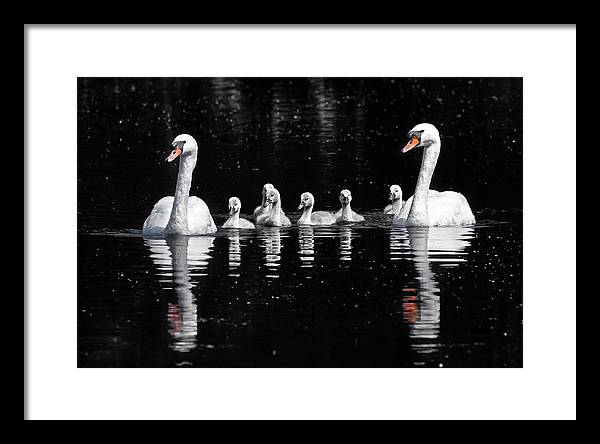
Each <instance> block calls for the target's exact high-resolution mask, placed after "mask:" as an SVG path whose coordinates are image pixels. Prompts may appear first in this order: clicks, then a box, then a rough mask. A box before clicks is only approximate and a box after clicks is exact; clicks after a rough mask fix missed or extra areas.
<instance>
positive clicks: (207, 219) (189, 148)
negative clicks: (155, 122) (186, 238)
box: [142, 134, 217, 236]
mask: <svg viewBox="0 0 600 444" xmlns="http://www.w3.org/2000/svg"><path fill="white" fill-rule="evenodd" d="M171 145H172V146H173V151H171V154H169V157H167V159H166V160H167V162H173V161H174V160H175V159H176V158H178V157H179V173H178V174H177V185H176V186H175V196H167V197H163V198H162V199H161V200H159V201H158V202H157V203H156V204H155V205H154V208H152V212H151V213H150V215H149V216H148V217H147V218H146V220H145V221H144V226H143V227H142V233H143V234H144V235H169V234H183V235H190V236H194V235H199V234H207V233H214V232H215V231H217V227H216V225H215V222H214V221H213V218H212V216H211V215H210V211H209V210H208V207H207V206H206V204H205V203H204V201H203V200H202V199H200V198H199V197H196V196H190V187H191V186H192V172H193V171H194V167H195V166H196V160H197V158H198V144H197V143H196V140H194V138H193V137H192V136H190V135H188V134H180V135H179V136H177V137H175V139H174V140H173V143H172V144H171Z"/></svg>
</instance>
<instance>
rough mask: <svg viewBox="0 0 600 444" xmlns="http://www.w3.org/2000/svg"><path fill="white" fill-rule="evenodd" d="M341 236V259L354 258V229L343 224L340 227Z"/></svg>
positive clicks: (348, 259)
mask: <svg viewBox="0 0 600 444" xmlns="http://www.w3.org/2000/svg"><path fill="white" fill-rule="evenodd" d="M339 237H340V260H341V261H350V260H352V229H351V228H350V227H348V226H343V225H341V226H340V228H339Z"/></svg>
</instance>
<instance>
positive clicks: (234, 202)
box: [229, 197, 242, 216]
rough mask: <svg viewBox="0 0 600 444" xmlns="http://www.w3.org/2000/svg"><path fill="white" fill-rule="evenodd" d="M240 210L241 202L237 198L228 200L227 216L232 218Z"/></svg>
mask: <svg viewBox="0 0 600 444" xmlns="http://www.w3.org/2000/svg"><path fill="white" fill-rule="evenodd" d="M241 209H242V201H241V200H240V199H238V198H237V197H230V198H229V214H230V215H231V216H233V215H234V214H236V213H239V212H240V210H241Z"/></svg>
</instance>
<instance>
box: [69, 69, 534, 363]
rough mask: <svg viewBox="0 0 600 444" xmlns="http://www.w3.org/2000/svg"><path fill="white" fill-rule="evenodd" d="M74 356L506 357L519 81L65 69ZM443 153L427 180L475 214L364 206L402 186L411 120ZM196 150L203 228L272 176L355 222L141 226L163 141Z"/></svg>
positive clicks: (517, 221)
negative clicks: (179, 230)
mask: <svg viewBox="0 0 600 444" xmlns="http://www.w3.org/2000/svg"><path fill="white" fill-rule="evenodd" d="M77 119H78V364H79V366H82V367H89V366H93V367H96V366H100V367H111V366H127V367H142V366H174V365H182V366H227V367H232V366H233V367H237V366H258V367H264V366H293V367H311V366H353V367H354V366H360V367H372V366H398V367H404V366H421V365H425V366H436V367H437V366H454V367H502V366H511V367H514V366H521V365H522V231H521V220H522V213H521V208H522V79H521V78H420V79H406V78H364V79H353V78H326V79H317V78H260V79H259V78H241V79H233V78H224V79H223V78H218V79H217V78H172V79H171V78H80V79H78V116H77ZM424 121H425V122H430V123H434V124H435V125H436V126H437V127H438V128H439V129H440V132H441V135H442V150H441V154H440V158H439V161H438V166H437V168H436V171H435V174H434V177H433V181H432V188H433V189H437V190H440V191H442V190H456V191H460V192H462V193H463V194H464V195H465V196H466V197H467V199H468V200H469V202H470V204H471V207H472V208H473V210H474V212H475V215H476V217H477V219H478V223H477V225H475V226H473V227H466V228H436V229H434V228H432V229H429V230H427V229H418V230H408V229H404V228H396V227H392V226H391V224H390V218H389V217H384V216H383V215H381V209H382V208H383V207H384V206H385V204H386V203H387V202H386V199H387V193H388V187H389V185H391V184H394V183H397V184H399V185H401V187H402V189H403V192H404V193H405V198H406V197H408V196H410V195H411V194H412V192H413V190H414V184H415V183H416V177H417V174H418V170H419V166H420V160H421V157H420V156H421V152H420V151H416V150H415V151H413V152H411V153H409V154H407V155H403V156H401V155H400V154H399V149H400V148H401V147H402V146H403V145H404V143H405V135H406V133H407V131H408V130H410V129H411V128H412V127H413V126H414V125H415V124H417V123H420V122H424ZM184 132H186V133H189V134H191V135H193V136H194V137H195V138H196V140H197V141H198V145H199V147H200V151H199V158H198V164H197V166H196V169H195V171H194V179H193V183H192V190H191V194H194V195H197V196H199V197H201V198H202V199H204V200H205V201H206V203H207V204H208V206H209V208H210V209H211V212H212V213H213V217H214V218H215V221H216V223H217V224H218V225H220V224H222V223H223V222H224V220H225V218H226V216H225V213H226V210H227V199H228V198H229V197H230V196H234V195H235V196H238V197H239V198H240V199H241V200H242V205H243V206H242V213H251V212H252V209H253V208H254V207H255V206H256V205H258V203H259V202H260V190H261V187H262V185H263V183H265V182H271V183H273V184H275V185H276V186H277V188H278V189H279V190H280V191H281V194H282V203H283V208H284V210H285V211H286V213H288V214H289V215H290V216H291V219H292V220H293V221H295V220H296V219H297V218H298V216H299V214H298V213H297V211H295V208H296V207H297V205H298V201H299V196H300V194H301V193H302V192H303V191H311V192H312V193H313V194H314V195H315V198H316V207H317V209H331V210H334V209H337V208H338V206H339V203H338V200H337V197H338V194H339V191H340V190H341V189H342V188H349V189H350V190H351V191H352V194H353V207H354V209H355V210H357V211H359V212H361V213H363V214H364V215H365V216H366V217H367V222H366V223H365V224H360V225H359V224H354V225H347V226H335V227H323V228H317V227H315V228H312V229H298V228H297V227H291V228H286V229H258V230H256V231H251V232H237V231H235V230H234V231H233V232H231V231H230V232H227V231H223V230H220V231H219V232H218V233H216V234H215V235H214V236H206V237H200V238H190V239H186V238H184V239H179V238H175V239H168V240H165V239H144V238H143V237H142V236H141V233H140V228H141V225H142V223H143V221H144V219H145V217H146V216H147V215H148V214H149V212H150V210H151V208H152V206H153V204H154V203H155V202H156V201H157V200H158V199H160V198H161V197H163V196H165V195H169V194H172V193H173V190H174V187H175V181H176V174H177V166H176V165H174V164H165V162H164V158H165V156H166V154H167V152H168V150H169V143H170V142H171V141H172V140H173V138H174V137H175V136H176V135H177V134H180V133H184Z"/></svg>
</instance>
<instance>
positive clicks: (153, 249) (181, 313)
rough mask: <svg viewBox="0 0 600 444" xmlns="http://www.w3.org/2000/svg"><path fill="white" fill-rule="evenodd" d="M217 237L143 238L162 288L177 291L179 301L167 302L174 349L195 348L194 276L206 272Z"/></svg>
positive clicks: (196, 322) (184, 350) (196, 313)
mask: <svg viewBox="0 0 600 444" xmlns="http://www.w3.org/2000/svg"><path fill="white" fill-rule="evenodd" d="M214 240H215V238H214V237H213V236H168V237H166V238H145V239H144V244H145V245H146V246H147V247H148V248H149V249H150V258H151V259H152V262H154V265H156V269H157V271H158V272H157V273H156V275H157V276H160V277H161V279H160V281H159V282H160V283H161V286H162V288H163V289H164V290H174V291H175V295H176V301H175V302H169V303H168V306H167V319H168V324H169V327H168V330H169V336H170V338H171V341H170V344H169V346H170V348H171V349H173V350H175V351H178V352H182V353H185V352H189V351H191V350H193V349H194V348H196V345H197V336H198V310H197V304H196V297H195V296H194V293H193V292H192V288H194V287H195V285H194V284H193V283H192V278H193V277H196V276H204V275H205V273H204V271H206V269H207V267H208V262H209V260H210V259H211V256H210V251H211V250H212V248H213V243H214Z"/></svg>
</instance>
